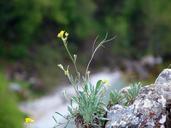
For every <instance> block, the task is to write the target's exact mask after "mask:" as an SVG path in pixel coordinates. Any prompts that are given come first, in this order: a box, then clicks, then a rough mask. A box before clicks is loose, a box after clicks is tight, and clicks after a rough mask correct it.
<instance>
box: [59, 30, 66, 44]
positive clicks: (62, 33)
mask: <svg viewBox="0 0 171 128" xmlns="http://www.w3.org/2000/svg"><path fill="white" fill-rule="evenodd" d="M68 35H69V33H68V32H65V31H64V30H62V31H60V33H58V35H57V36H58V37H59V38H61V39H62V40H63V41H64V42H66V40H67V38H68Z"/></svg>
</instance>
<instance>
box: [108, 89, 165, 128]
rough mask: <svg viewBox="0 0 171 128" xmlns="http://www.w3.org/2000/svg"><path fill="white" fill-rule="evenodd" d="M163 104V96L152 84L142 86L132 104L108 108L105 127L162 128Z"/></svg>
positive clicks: (163, 118)
mask: <svg viewBox="0 0 171 128" xmlns="http://www.w3.org/2000/svg"><path fill="white" fill-rule="evenodd" d="M165 105H166V100H165V98H164V97H163V96H162V95H160V94H159V93H157V92H156V90H155V88H154V87H153V86H146V87H143V88H142V89H141V90H140V93H139V95H138V96H137V98H136V100H135V101H134V103H133V104H132V105H130V106H127V107H125V106H122V105H119V104H117V105H114V106H112V107H111V108H110V110H109V112H108V113H107V118H108V119H109V121H108V122H107V124H106V128H160V127H161V128H162V127H163V128H164V123H165V122H166V109H165Z"/></svg>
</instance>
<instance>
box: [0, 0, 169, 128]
mask: <svg viewBox="0 0 171 128" xmlns="http://www.w3.org/2000/svg"><path fill="white" fill-rule="evenodd" d="M170 12H171V1H170V0H155V1H153V0H70V1H69V0H68V1H64V0H27V1H26V0H8V1H6V0H1V1H0V115H1V116H0V127H2V128H11V127H13V128H22V125H23V122H24V117H25V116H32V117H33V118H35V119H36V120H39V123H35V126H33V127H35V128H43V126H45V128H50V126H52V123H51V122H49V123H47V124H46V125H45V124H43V123H44V122H48V121H47V120H48V119H50V120H53V119H52V118H51V117H52V115H53V113H54V112H55V111H57V110H59V111H61V112H62V111H65V110H63V109H60V108H58V107H59V104H58V103H59V102H61V104H62V103H63V102H65V101H64V100H62V101H60V100H61V98H63V97H62V94H61V91H62V90H63V88H66V90H67V89H70V88H69V87H68V86H67V85H69V83H68V81H67V79H66V78H65V77H64V75H63V72H61V71H60V70H59V69H58V68H57V64H59V63H60V64H64V65H68V64H70V65H71V67H72V64H71V61H70V60H69V58H68V56H67V54H66V52H65V50H64V47H63V45H62V42H61V40H60V39H57V33H58V32H59V31H60V30H66V31H67V32H68V33H69V34H70V35H69V39H68V40H69V44H68V45H69V48H70V49H71V52H72V53H74V54H77V55H78V65H79V70H80V72H81V73H83V72H84V71H85V67H86V64H87V62H88V60H89V58H90V56H91V51H92V46H93V42H94V40H95V38H96V37H97V36H98V37H99V38H98V41H97V42H99V41H100V40H102V39H103V38H104V37H105V34H106V33H108V37H109V38H110V37H113V36H116V38H115V39H114V40H113V41H111V42H110V43H108V44H106V45H105V47H104V48H102V49H100V50H99V51H98V52H97V54H96V56H95V58H94V59H93V62H92V64H91V66H90V69H91V73H92V74H93V75H92V81H96V79H103V78H106V79H109V80H110V81H111V84H113V85H114V86H115V87H116V88H119V87H121V85H120V84H119V83H118V84H114V81H115V82H116V81H117V82H118V81H119V82H121V81H124V82H123V83H125V85H127V83H130V82H135V81H141V82H143V84H149V83H152V82H154V80H155V78H156V77H157V75H158V73H159V72H160V71H161V70H162V69H163V68H167V67H168V66H169V64H170V63H171V59H170V58H171V51H170V49H171V36H170V33H171V15H170ZM118 86H119V87H118ZM71 92H72V91H71ZM60 97H61V98H60ZM56 102H57V103H56ZM54 104H55V105H56V106H54ZM63 104H64V103H63ZM45 106H46V108H44V107H45ZM47 106H51V107H49V108H48V107H47ZM57 106H58V107H57ZM54 108H55V109H54ZM61 108H64V107H63V106H61ZM41 109H42V111H41ZM38 110H40V111H39V112H38ZM45 110H47V112H46V113H45ZM21 111H22V112H21ZM49 112H51V113H49ZM64 113H65V112H64ZM47 115H49V116H47ZM43 117H44V118H43ZM40 118H42V120H40ZM41 125H43V126H41Z"/></svg>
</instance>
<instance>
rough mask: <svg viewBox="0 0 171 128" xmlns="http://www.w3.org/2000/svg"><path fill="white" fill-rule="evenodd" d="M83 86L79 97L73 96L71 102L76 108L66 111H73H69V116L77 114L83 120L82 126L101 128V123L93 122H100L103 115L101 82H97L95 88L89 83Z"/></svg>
mask: <svg viewBox="0 0 171 128" xmlns="http://www.w3.org/2000/svg"><path fill="white" fill-rule="evenodd" d="M83 86H84V87H83V90H82V91H80V92H79V95H76V96H73V97H72V101H71V102H73V103H75V104H76V106H78V107H77V108H75V109H74V108H73V107H71V108H70V107H69V109H68V110H73V111H70V114H73V115H74V113H78V115H80V116H81V117H82V118H83V119H84V122H85V124H84V125H92V126H98V125H99V126H102V122H95V120H102V118H103V116H104V114H105V111H104V109H103V108H104V107H105V105H104V103H103V97H104V91H105V88H104V86H103V82H102V80H99V81H98V82H97V84H96V85H95V86H93V85H92V84H91V83H86V84H85V85H83ZM78 115H77V116H78ZM100 123H101V124H100Z"/></svg>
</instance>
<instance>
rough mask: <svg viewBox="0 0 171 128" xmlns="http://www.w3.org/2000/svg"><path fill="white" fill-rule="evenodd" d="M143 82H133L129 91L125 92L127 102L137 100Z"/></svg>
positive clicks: (130, 102)
mask: <svg viewBox="0 0 171 128" xmlns="http://www.w3.org/2000/svg"><path fill="white" fill-rule="evenodd" d="M141 86H142V85H141V83H135V84H131V85H130V88H129V89H128V92H127V93H126V94H125V97H126V101H127V102H126V104H127V105H128V104H132V103H133V102H134V100H135V98H136V97H137V96H138V94H139V91H140V89H141Z"/></svg>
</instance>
